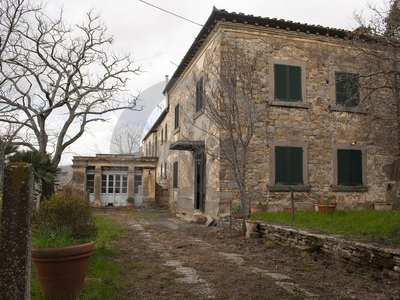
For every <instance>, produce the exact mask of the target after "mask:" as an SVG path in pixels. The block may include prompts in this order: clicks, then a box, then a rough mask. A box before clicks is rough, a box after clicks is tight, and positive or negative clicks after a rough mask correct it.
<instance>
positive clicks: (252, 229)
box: [246, 214, 259, 238]
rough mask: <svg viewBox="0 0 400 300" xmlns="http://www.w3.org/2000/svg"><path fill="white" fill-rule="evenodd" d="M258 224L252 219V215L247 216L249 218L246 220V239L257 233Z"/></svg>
mask: <svg viewBox="0 0 400 300" xmlns="http://www.w3.org/2000/svg"><path fill="white" fill-rule="evenodd" d="M258 225H259V222H258V221H257V220H256V219H255V218H254V215H253V214H250V215H249V218H248V219H247V220H246V237H247V238H250V237H251V236H252V235H253V233H256V232H258Z"/></svg>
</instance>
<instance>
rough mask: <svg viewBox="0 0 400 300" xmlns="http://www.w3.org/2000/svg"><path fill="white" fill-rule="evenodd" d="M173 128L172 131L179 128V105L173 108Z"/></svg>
mask: <svg viewBox="0 0 400 300" xmlns="http://www.w3.org/2000/svg"><path fill="white" fill-rule="evenodd" d="M174 125H175V127H174V129H177V128H178V127H179V104H177V105H176V106H175V124H174Z"/></svg>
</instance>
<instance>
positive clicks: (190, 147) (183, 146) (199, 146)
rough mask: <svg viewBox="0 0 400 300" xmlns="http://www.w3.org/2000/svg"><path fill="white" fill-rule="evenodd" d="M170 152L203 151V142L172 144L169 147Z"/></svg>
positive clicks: (183, 141) (184, 141) (177, 142)
mask: <svg viewBox="0 0 400 300" xmlns="http://www.w3.org/2000/svg"><path fill="white" fill-rule="evenodd" d="M169 149H170V150H185V151H196V150H204V141H191V140H181V141H176V142H175V143H172V144H171V145H170V146H169Z"/></svg>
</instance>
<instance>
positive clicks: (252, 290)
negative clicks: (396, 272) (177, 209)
mask: <svg viewBox="0 0 400 300" xmlns="http://www.w3.org/2000/svg"><path fill="white" fill-rule="evenodd" d="M96 214H97V215H101V216H103V217H107V218H111V219H114V220H115V221H117V222H118V224H120V226H121V227H122V228H124V229H125V230H126V235H125V236H123V237H122V238H120V239H119V240H118V241H117V242H116V243H115V244H113V245H110V247H114V249H115V250H116V251H117V252H118V258H117V260H118V261H122V262H123V265H124V272H123V278H124V279H126V280H128V281H129V282H130V284H129V285H128V286H129V289H127V291H126V292H125V291H124V293H125V295H126V296H125V298H124V299H292V300H293V299H382V300H383V299H385V300H386V299H400V285H399V279H394V278H391V277H388V276H386V275H385V274H384V273H382V272H380V271H372V270H365V269H357V268H356V267H355V266H352V265H348V264H345V263H342V262H338V261H336V260H335V259H334V258H330V257H328V256H326V255H324V254H322V253H307V252H304V251H301V250H299V249H295V248H290V247H284V246H280V245H278V244H275V243H274V242H272V241H267V240H265V239H246V238H244V237H243V236H241V235H240V234H239V233H238V232H236V231H234V230H230V229H229V228H218V227H206V226H205V225H201V224H191V223H190V224H189V223H186V222H184V221H182V220H179V219H177V218H175V217H174V216H173V215H171V214H169V213H168V212H166V211H162V210H149V211H142V212H132V211H127V210H122V209H121V210H108V209H101V210H97V211H96Z"/></svg>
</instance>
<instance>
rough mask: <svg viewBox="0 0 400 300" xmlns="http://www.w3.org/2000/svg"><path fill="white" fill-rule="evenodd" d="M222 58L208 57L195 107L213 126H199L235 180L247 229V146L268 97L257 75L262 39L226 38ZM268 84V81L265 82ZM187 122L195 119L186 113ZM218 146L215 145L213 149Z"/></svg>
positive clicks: (199, 77) (210, 149)
mask: <svg viewBox="0 0 400 300" xmlns="http://www.w3.org/2000/svg"><path fill="white" fill-rule="evenodd" d="M221 44H222V45H223V46H222V49H221V52H220V57H219V59H216V58H215V57H214V56H213V53H212V54H211V55H210V56H207V58H206V59H205V62H204V71H203V74H196V75H195V78H196V79H195V80H196V84H195V85H193V84H191V86H196V89H195V90H194V89H191V92H190V93H191V95H192V97H194V98H195V99H196V108H195V109H196V110H197V111H198V110H201V111H202V112H203V113H204V115H205V117H206V118H207V119H208V120H209V121H210V122H209V124H212V126H210V127H208V126H201V125H199V124H197V123H196V122H193V121H192V124H193V125H194V127H196V128H197V129H199V130H201V131H203V132H206V133H207V135H208V141H207V142H206V143H207V145H208V148H207V147H206V150H207V151H208V153H209V154H211V155H212V156H214V158H218V159H219V160H220V163H221V167H222V168H226V169H227V170H229V171H230V172H226V175H225V176H227V177H226V178H224V180H228V181H230V180H233V181H234V182H236V185H237V189H238V191H239V197H240V203H241V206H242V211H243V226H242V230H243V233H245V232H246V225H245V220H246V218H247V213H248V212H249V207H250V197H249V195H250V191H249V188H248V186H247V181H248V175H249V173H248V172H249V170H248V168H247V166H248V160H249V154H250V152H249V150H250V148H251V147H252V145H251V141H252V138H253V136H254V130H255V127H256V126H258V124H259V122H262V121H263V120H264V119H265V113H266V109H265V101H263V100H261V99H262V97H260V96H261V95H260V91H261V88H262V86H263V83H262V82H261V76H259V75H258V74H257V63H258V59H259V58H261V57H262V55H263V54H262V51H263V50H262V47H260V46H259V45H260V44H261V45H263V44H264V43H262V41H261V43H260V40H259V39H243V38H234V37H229V36H224V37H223V41H222V43H221ZM264 85H265V83H264ZM186 119H187V120H185V121H186V122H190V121H189V120H193V117H190V116H188V115H187V116H186ZM212 145H216V147H214V148H213V147H212Z"/></svg>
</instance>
